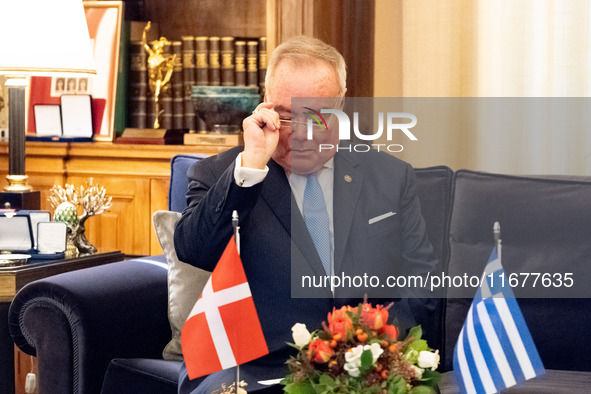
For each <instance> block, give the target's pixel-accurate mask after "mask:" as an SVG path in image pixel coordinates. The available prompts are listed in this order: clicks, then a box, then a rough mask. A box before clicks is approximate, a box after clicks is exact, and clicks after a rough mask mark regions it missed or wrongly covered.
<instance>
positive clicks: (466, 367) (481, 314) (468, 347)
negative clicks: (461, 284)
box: [453, 245, 544, 394]
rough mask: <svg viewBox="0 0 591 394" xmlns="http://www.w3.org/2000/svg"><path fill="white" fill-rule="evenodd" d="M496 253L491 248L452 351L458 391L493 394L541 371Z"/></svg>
mask: <svg viewBox="0 0 591 394" xmlns="http://www.w3.org/2000/svg"><path fill="white" fill-rule="evenodd" d="M499 248H500V245H499ZM499 252H500V250H499ZM499 254H500V253H499ZM499 254H498V253H497V248H495V249H493V252H492V253H491V255H490V258H489V260H488V264H487V265H486V267H485V269H484V274H483V280H482V284H481V287H480V288H479V289H478V290H477V292H476V296H475V297H474V301H472V305H471V306H470V310H469V311H468V316H467V317H466V321H465V322H464V326H463V327H462V330H461V331H460V335H459V337H458V343H457V344H456V348H455V351H454V360H453V363H454V371H455V374H456V379H457V381H458V385H459V386H460V389H461V391H462V392H463V393H479V394H480V393H497V392H500V391H501V390H503V389H505V388H508V387H511V386H514V385H516V384H517V383H520V382H523V381H525V380H528V379H531V378H533V377H536V376H539V375H542V374H543V373H544V366H543V365H542V360H541V359H540V356H539V355H538V351H537V349H536V346H535V344H534V342H533V340H532V338H531V334H530V333H529V330H528V329H527V325H526V324H525V320H524V319H523V315H522V314H521V310H520V309H519V305H517V301H516V300H515V296H514V295H513V291H512V290H511V287H510V286H509V283H508V281H507V277H506V276H505V271H504V270H503V266H502V265H501V259H500V256H499Z"/></svg>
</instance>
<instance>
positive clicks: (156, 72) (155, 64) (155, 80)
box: [142, 22, 176, 129]
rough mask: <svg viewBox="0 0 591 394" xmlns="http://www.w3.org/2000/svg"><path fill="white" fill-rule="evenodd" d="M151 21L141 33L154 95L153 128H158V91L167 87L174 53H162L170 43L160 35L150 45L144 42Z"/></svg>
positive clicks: (160, 91) (174, 57) (159, 113)
mask: <svg viewBox="0 0 591 394" xmlns="http://www.w3.org/2000/svg"><path fill="white" fill-rule="evenodd" d="M151 25H152V24H151V22H148V24H147V25H146V27H145V28H144V32H143V34H142V44H144V48H145V49H146V51H147V52H148V69H149V70H150V91H151V92H152V94H153V95H154V102H155V104H156V105H155V112H156V119H155V120H154V128H155V129H159V128H160V122H159V118H160V115H161V111H160V102H159V100H160V93H162V92H163V91H165V90H166V89H168V86H166V84H167V83H168V82H169V81H170V77H171V76H172V71H173V69H174V62H175V61H176V55H164V45H166V44H170V41H168V40H167V39H166V38H164V37H160V39H159V40H157V41H152V47H151V48H150V46H149V45H148V43H147V42H146V33H147V32H148V30H150V27H151Z"/></svg>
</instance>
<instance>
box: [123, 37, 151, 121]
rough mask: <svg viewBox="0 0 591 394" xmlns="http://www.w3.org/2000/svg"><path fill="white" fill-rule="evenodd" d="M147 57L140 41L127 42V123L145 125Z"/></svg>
mask: <svg viewBox="0 0 591 394" xmlns="http://www.w3.org/2000/svg"><path fill="white" fill-rule="evenodd" d="M147 94H148V57H147V54H146V51H145V50H144V46H143V44H142V43H141V41H139V42H138V41H133V42H130V43H129V75H128V110H127V112H128V117H129V120H128V124H129V126H130V127H133V128H146V127H147V118H146V116H147V99H146V97H147Z"/></svg>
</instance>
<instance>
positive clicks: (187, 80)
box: [181, 36, 195, 97]
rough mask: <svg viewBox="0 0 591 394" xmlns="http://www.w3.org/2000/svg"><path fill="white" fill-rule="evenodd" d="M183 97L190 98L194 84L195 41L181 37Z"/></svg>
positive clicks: (187, 37) (191, 38) (189, 37)
mask: <svg viewBox="0 0 591 394" xmlns="http://www.w3.org/2000/svg"><path fill="white" fill-rule="evenodd" d="M181 40H182V52H183V86H184V92H183V97H191V91H192V89H193V85H194V84H195V43H194V42H195V39H194V37H193V36H183V37H181Z"/></svg>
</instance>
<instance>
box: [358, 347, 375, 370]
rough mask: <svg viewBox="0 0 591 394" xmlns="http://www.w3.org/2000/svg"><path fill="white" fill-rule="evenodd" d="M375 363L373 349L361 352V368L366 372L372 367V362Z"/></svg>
mask: <svg viewBox="0 0 591 394" xmlns="http://www.w3.org/2000/svg"><path fill="white" fill-rule="evenodd" d="M372 363H373V356H372V354H371V350H369V349H367V350H364V351H363V353H361V367H360V368H359V370H361V371H363V372H365V371H367V370H369V369H370V368H371V364H372Z"/></svg>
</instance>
